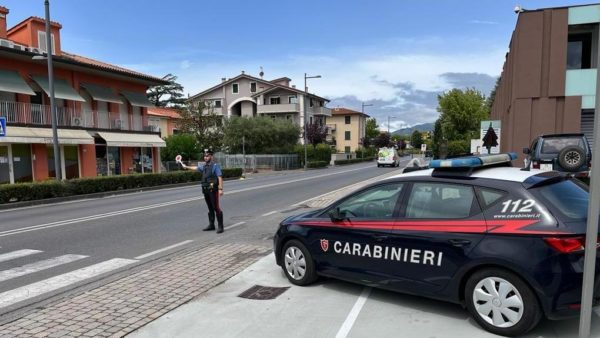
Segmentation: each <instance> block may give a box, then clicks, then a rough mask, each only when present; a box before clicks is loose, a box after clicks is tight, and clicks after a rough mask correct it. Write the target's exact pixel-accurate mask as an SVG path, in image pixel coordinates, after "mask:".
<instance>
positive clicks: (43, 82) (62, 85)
mask: <svg viewBox="0 0 600 338" xmlns="http://www.w3.org/2000/svg"><path fill="white" fill-rule="evenodd" d="M31 78H32V79H33V81H35V83H37V84H38V85H39V86H40V87H42V89H43V90H44V91H45V92H46V95H48V96H50V85H49V84H48V77H47V76H41V75H31ZM54 97H55V98H57V99H63V100H71V101H81V102H85V99H84V98H83V97H81V95H79V93H77V91H75V89H73V87H71V85H70V84H69V83H68V82H67V81H65V80H62V79H54Z"/></svg>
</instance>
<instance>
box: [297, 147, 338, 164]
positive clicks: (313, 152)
mask: <svg viewBox="0 0 600 338" xmlns="http://www.w3.org/2000/svg"><path fill="white" fill-rule="evenodd" d="M332 152H333V150H332V149H331V146H329V145H327V144H324V143H321V144H317V146H316V147H313V146H312V145H311V144H309V145H307V147H306V156H307V157H308V161H309V162H311V161H325V162H327V163H329V162H330V161H331V154H332ZM294 153H296V154H298V158H299V159H300V166H301V167H302V166H304V145H302V144H297V145H296V146H295V147H294Z"/></svg>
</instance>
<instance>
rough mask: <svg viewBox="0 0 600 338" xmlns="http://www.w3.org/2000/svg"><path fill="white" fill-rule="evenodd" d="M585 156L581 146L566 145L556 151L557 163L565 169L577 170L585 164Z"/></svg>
mask: <svg viewBox="0 0 600 338" xmlns="http://www.w3.org/2000/svg"><path fill="white" fill-rule="evenodd" d="M585 157H586V156H585V152H584V150H583V149H582V148H581V147H575V146H573V147H566V148H565V149H563V150H561V151H560V153H558V164H560V166H561V167H563V169H565V170H566V171H578V170H579V169H581V167H582V166H583V165H584V164H585V160H586V158H585Z"/></svg>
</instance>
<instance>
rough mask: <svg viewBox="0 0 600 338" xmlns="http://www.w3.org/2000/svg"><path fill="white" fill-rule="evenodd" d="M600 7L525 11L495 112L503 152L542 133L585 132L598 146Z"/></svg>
mask: <svg viewBox="0 0 600 338" xmlns="http://www.w3.org/2000/svg"><path fill="white" fill-rule="evenodd" d="M599 23H600V4H593V5H582V6H571V7H557V8H543V9H536V10H523V11H522V12H520V13H519V14H518V20H517V24H516V27H515V30H514V32H513V34H512V39H511V41H510V45H509V47H510V51H509V52H508V53H507V55H506V61H505V63H504V67H503V70H502V74H501V79H500V83H499V86H498V88H497V91H496V95H495V99H494V105H493V107H492V114H491V116H492V119H495V120H501V121H502V136H501V137H502V144H501V149H500V150H501V151H503V152H505V151H515V152H518V153H521V151H522V148H524V147H528V146H529V145H530V142H531V141H532V140H533V138H535V137H536V136H537V135H539V134H549V133H571V132H582V133H584V134H585V135H586V136H587V137H588V139H589V140H590V141H592V143H593V125H594V122H593V121H594V108H595V101H596V97H595V96H596V72H597V68H598V66H597V57H598V24H599Z"/></svg>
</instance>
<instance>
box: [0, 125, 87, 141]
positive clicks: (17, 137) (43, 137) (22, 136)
mask: <svg viewBox="0 0 600 338" xmlns="http://www.w3.org/2000/svg"><path fill="white" fill-rule="evenodd" d="M53 142H54V138H53V137H52V128H28V127H12V126H8V127H6V136H4V137H0V143H41V144H52V143H53ZM58 143H59V144H94V138H93V137H92V136H91V135H90V134H88V133H87V132H86V131H85V130H71V129H58Z"/></svg>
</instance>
